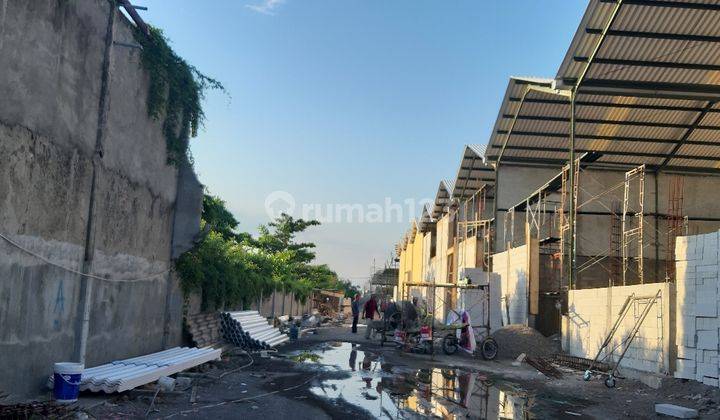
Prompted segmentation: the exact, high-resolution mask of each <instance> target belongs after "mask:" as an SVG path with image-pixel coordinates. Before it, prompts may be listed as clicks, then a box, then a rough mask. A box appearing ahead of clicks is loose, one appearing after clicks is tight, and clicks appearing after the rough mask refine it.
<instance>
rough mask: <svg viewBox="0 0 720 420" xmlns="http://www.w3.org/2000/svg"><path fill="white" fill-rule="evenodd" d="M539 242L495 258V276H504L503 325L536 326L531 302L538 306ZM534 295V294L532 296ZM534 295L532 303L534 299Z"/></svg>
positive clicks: (501, 253)
mask: <svg viewBox="0 0 720 420" xmlns="http://www.w3.org/2000/svg"><path fill="white" fill-rule="evenodd" d="M537 257H539V254H538V248H537V241H533V242H532V243H531V244H530V245H523V246H520V247H517V248H512V249H510V250H509V251H504V252H500V253H497V254H494V255H493V256H492V259H493V272H494V273H497V274H499V275H500V299H501V302H502V305H501V311H502V319H503V325H508V324H524V325H531V326H532V322H531V321H532V319H531V316H532V315H535V314H537V311H536V310H535V311H532V312H530V306H531V305H530V303H531V300H535V302H536V303H537V293H538V289H537V281H538V277H539V272H538V268H539V264H538V258H537ZM531 291H532V292H534V293H531ZM531 295H533V296H532V299H531Z"/></svg>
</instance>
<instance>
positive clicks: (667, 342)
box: [562, 283, 675, 373]
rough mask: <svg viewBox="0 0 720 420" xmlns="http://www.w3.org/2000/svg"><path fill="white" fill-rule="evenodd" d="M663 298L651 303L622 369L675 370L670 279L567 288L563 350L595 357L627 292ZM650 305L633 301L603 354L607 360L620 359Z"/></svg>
mask: <svg viewBox="0 0 720 420" xmlns="http://www.w3.org/2000/svg"><path fill="white" fill-rule="evenodd" d="M658 290H660V291H661V297H660V298H659V299H658V300H657V301H656V302H655V304H654V305H653V306H652V307H651V309H650V312H649V313H648V315H647V317H646V318H645V321H644V322H643V323H642V324H641V326H640V330H639V331H638V334H637V336H636V337H635V339H634V340H633V341H632V343H630V346H629V349H628V351H627V353H626V354H625V357H624V358H623V360H622V362H621V363H620V366H621V367H624V368H630V369H634V370H637V371H642V372H651V373H671V372H672V371H673V368H674V366H673V365H672V363H674V357H675V356H674V349H673V347H672V346H671V343H672V342H673V334H674V322H673V321H674V311H675V302H674V299H675V289H674V285H673V284H672V283H655V284H643V285H634V286H620V287H603V288H596V289H586V290H570V291H569V292H568V315H567V316H564V317H563V327H562V337H563V341H562V344H563V350H564V351H566V352H568V353H569V354H571V355H573V356H579V357H584V358H589V359H592V358H594V357H595V355H596V353H597V351H598V350H599V348H600V346H601V345H602V343H603V341H604V340H605V337H606V336H607V335H608V332H609V331H610V329H611V328H612V325H613V324H614V323H615V320H616V319H617V318H618V314H619V313H620V311H621V308H622V306H623V304H624V303H625V300H626V298H627V297H628V296H630V295H631V294H633V293H634V294H635V296H638V297H640V296H653V295H655V293H657V291H658ZM647 304H648V300H641V301H633V303H631V306H630V311H629V312H628V313H627V315H626V316H625V318H624V319H623V321H622V322H621V323H620V327H619V329H618V331H617V333H616V334H615V335H614V337H613V339H612V341H611V342H610V345H609V347H608V350H606V351H604V352H603V353H602V354H601V357H600V358H601V359H603V358H605V357H606V356H607V354H608V353H610V350H612V349H616V350H615V352H614V353H613V355H611V356H609V357H608V358H607V359H606V360H605V361H606V362H608V363H616V362H617V360H618V358H619V356H620V354H621V353H622V351H623V350H624V349H625V346H624V344H623V343H624V341H625V339H626V338H627V337H628V336H629V334H630V331H631V330H632V329H633V327H634V325H635V323H636V321H637V320H638V319H639V318H640V315H641V313H642V312H643V310H644V308H645V307H646V305H647Z"/></svg>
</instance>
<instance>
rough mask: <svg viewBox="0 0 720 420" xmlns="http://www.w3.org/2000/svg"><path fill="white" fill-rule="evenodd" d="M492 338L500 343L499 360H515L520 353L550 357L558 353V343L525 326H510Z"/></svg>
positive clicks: (496, 332) (495, 333) (498, 331)
mask: <svg viewBox="0 0 720 420" xmlns="http://www.w3.org/2000/svg"><path fill="white" fill-rule="evenodd" d="M492 338H494V339H495V341H497V343H498V347H499V350H498V358H501V359H515V358H516V357H518V356H519V355H520V353H525V354H526V355H528V356H550V355H551V354H553V353H557V352H558V351H559V349H558V343H556V342H554V341H553V340H551V339H549V338H547V337H545V336H543V335H542V334H540V332H538V331H537V330H536V329H534V328H530V327H527V326H525V325H520V324H516V325H508V326H505V327H502V328H500V329H499V330H496V331H495V332H494V333H493V334H492Z"/></svg>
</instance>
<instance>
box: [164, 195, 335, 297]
mask: <svg viewBox="0 0 720 420" xmlns="http://www.w3.org/2000/svg"><path fill="white" fill-rule="evenodd" d="M202 217H203V220H202V223H203V225H204V226H209V232H208V234H207V235H206V236H205V237H204V238H203V240H202V241H201V242H200V243H199V244H198V245H197V246H196V247H195V248H194V249H192V250H191V251H189V252H186V253H185V254H183V255H182V256H181V257H180V258H179V259H178V261H177V262H176V265H175V267H176V269H177V272H178V274H179V275H180V279H181V286H182V289H183V291H184V292H185V293H186V294H187V293H191V292H199V293H200V295H201V297H202V308H203V309H204V310H212V309H218V308H233V307H237V306H240V305H246V304H248V303H251V302H254V301H255V300H256V299H257V298H259V297H260V296H269V295H270V294H271V293H272V291H273V290H284V291H286V292H288V293H293V294H294V295H295V298H296V299H298V300H300V301H301V302H303V303H304V302H305V301H306V300H307V298H308V297H309V296H310V294H311V293H312V291H313V290H314V289H331V290H339V289H346V288H347V287H348V286H349V283H347V284H346V283H343V282H340V281H339V280H338V277H337V274H335V272H333V271H332V270H331V269H330V268H329V267H328V266H326V265H318V264H312V261H313V260H314V257H315V255H314V253H313V252H311V251H310V249H312V248H314V247H315V244H313V243H302V242H300V243H298V242H296V241H295V235H296V234H297V233H300V232H303V231H305V229H307V228H308V227H310V226H316V225H318V223H317V222H315V221H304V220H302V219H293V218H292V217H290V216H288V215H282V216H280V217H279V218H278V219H276V220H274V221H273V222H271V223H269V224H268V225H267V226H262V227H261V229H260V231H261V234H260V235H259V237H258V238H257V239H256V238H253V237H252V236H251V235H250V234H247V233H244V234H243V233H237V232H236V227H237V226H238V224H239V223H238V221H237V220H236V219H235V217H234V216H233V215H232V213H230V212H229V211H228V210H227V208H226V207H225V203H224V202H223V201H222V200H221V199H219V198H218V197H214V196H211V195H205V197H204V199H203V214H202Z"/></svg>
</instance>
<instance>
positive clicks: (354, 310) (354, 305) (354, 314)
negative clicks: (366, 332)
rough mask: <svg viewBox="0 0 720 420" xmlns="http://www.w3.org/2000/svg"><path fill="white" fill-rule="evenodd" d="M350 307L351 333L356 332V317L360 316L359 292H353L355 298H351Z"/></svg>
mask: <svg viewBox="0 0 720 420" xmlns="http://www.w3.org/2000/svg"><path fill="white" fill-rule="evenodd" d="M350 308H351V309H352V317H353V323H352V333H353V334H357V324H358V318H359V317H360V293H357V294H355V299H353V301H352V303H351V304H350Z"/></svg>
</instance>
